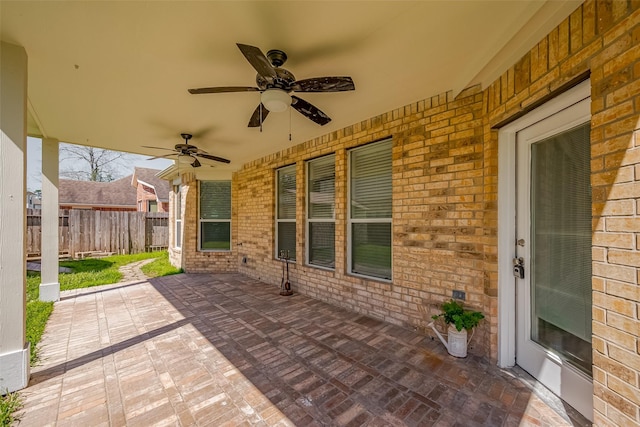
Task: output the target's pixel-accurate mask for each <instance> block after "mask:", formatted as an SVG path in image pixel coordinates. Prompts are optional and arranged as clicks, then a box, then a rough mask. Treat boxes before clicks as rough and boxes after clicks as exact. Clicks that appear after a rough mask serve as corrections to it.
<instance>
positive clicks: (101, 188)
mask: <svg viewBox="0 0 640 427" xmlns="http://www.w3.org/2000/svg"><path fill="white" fill-rule="evenodd" d="M58 203H59V204H61V205H66V204H76V205H77V204H80V205H91V206H130V207H132V208H134V209H135V207H136V189H135V188H133V187H132V186H131V175H129V176H125V177H124V178H120V179H117V180H115V181H111V182H94V181H74V180H71V179H61V180H60V181H59V186H58Z"/></svg>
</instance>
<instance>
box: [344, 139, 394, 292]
mask: <svg viewBox="0 0 640 427" xmlns="http://www.w3.org/2000/svg"><path fill="white" fill-rule="evenodd" d="M379 144H389V145H390V147H389V150H390V153H389V154H390V155H392V152H393V140H392V139H391V138H386V139H383V140H380V141H376V142H372V143H368V144H365V145H361V146H358V147H354V148H352V149H349V150H347V165H348V167H347V218H346V219H347V221H346V222H347V274H349V275H351V276H356V277H361V278H364V279H369V280H376V281H381V282H385V283H392V282H393V180H392V190H391V194H392V203H391V210H392V212H391V216H390V217H389V218H351V214H352V212H351V192H352V189H351V176H352V172H353V169H352V167H351V156H352V153H355V152H358V151H362V150H367V149H372V147H375V146H376V145H379ZM392 165H393V157H392ZM391 178H392V179H393V169H392V171H391ZM373 223H375V224H389V226H390V236H389V238H390V242H391V244H390V247H389V257H390V260H389V261H390V265H391V267H390V270H389V273H390V274H389V275H390V278H388V279H387V278H384V277H378V276H370V275H367V274H362V273H357V272H354V271H353V224H373Z"/></svg>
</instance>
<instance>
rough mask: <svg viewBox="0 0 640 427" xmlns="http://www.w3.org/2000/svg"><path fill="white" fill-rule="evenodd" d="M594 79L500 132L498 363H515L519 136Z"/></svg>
mask: <svg viewBox="0 0 640 427" xmlns="http://www.w3.org/2000/svg"><path fill="white" fill-rule="evenodd" d="M590 94H591V81H590V80H587V81H585V82H582V83H580V84H579V85H577V86H575V87H574V88H572V89H570V90H568V91H567V92H565V93H563V94H560V95H558V96H557V97H556V98H554V99H552V100H550V101H549V102H547V103H545V104H544V105H542V106H540V107H538V108H536V109H535V110H533V111H532V112H530V113H528V114H526V115H525V116H523V117H522V118H520V119H518V120H516V121H514V122H513V123H510V124H508V125H506V126H505V127H503V128H501V129H500V131H499V133H498V170H499V171H500V172H499V173H498V366H499V367H501V368H506V367H510V366H514V365H515V363H516V348H515V343H516V304H515V301H516V287H515V284H514V277H513V261H512V260H513V257H514V255H515V253H514V251H515V242H516V204H515V200H516V185H515V182H516V164H515V158H516V135H517V133H518V132H519V131H520V130H522V129H524V128H526V127H529V126H531V125H533V124H535V123H537V122H539V121H541V120H544V119H545V118H547V117H549V116H550V115H552V114H553V113H554V112H557V111H560V110H563V109H565V108H568V107H570V106H571V105H573V104H576V103H577V102H580V101H582V100H583V99H585V98H588V97H589V96H590Z"/></svg>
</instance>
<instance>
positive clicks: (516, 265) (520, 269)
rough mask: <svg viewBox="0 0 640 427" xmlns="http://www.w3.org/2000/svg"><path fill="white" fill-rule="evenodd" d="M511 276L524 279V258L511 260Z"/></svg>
mask: <svg viewBox="0 0 640 427" xmlns="http://www.w3.org/2000/svg"><path fill="white" fill-rule="evenodd" d="M513 275H514V277H517V278H518V279H524V258H522V257H518V258H514V259H513Z"/></svg>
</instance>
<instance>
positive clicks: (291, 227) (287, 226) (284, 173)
mask: <svg viewBox="0 0 640 427" xmlns="http://www.w3.org/2000/svg"><path fill="white" fill-rule="evenodd" d="M276 187H277V188H276V195H277V198H276V258H280V254H282V253H283V251H284V254H285V256H286V255H288V256H289V258H290V259H292V260H294V261H295V259H296V165H291V166H287V167H284V168H281V169H278V170H277V171H276Z"/></svg>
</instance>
